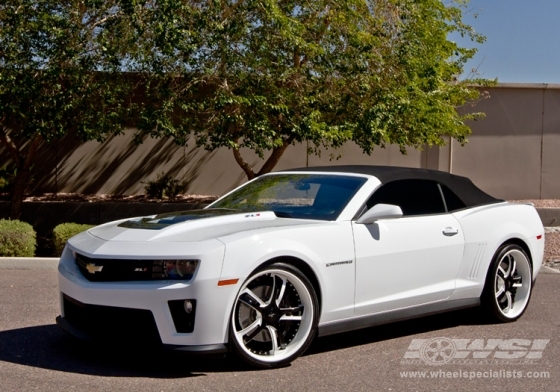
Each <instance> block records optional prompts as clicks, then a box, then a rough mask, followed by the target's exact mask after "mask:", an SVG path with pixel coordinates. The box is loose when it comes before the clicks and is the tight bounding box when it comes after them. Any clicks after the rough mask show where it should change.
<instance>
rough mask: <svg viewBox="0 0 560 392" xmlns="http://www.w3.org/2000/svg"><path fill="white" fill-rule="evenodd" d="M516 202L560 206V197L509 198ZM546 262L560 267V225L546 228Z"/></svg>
mask: <svg viewBox="0 0 560 392" xmlns="http://www.w3.org/2000/svg"><path fill="white" fill-rule="evenodd" d="M509 201H511V202H515V203H533V204H534V205H535V207H539V208H560V200H559V199H543V200H538V199H537V200H509ZM544 264H545V265H548V266H549V267H554V268H560V227H547V228H546V230H545V243H544Z"/></svg>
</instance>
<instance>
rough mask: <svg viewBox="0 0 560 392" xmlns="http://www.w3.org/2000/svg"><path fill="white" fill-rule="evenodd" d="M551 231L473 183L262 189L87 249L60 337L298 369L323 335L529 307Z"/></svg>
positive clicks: (366, 171)
mask: <svg viewBox="0 0 560 392" xmlns="http://www.w3.org/2000/svg"><path fill="white" fill-rule="evenodd" d="M543 252H544V230H543V226H542V223H541V221H540V219H539V216H538V214H537V212H536V210H535V208H534V207H533V206H532V205H528V204H514V203H508V202H505V201H503V200H498V199H495V198H494V197H492V196H490V195H488V194H486V193H485V192H483V191H482V190H480V189H479V188H477V187H476V186H475V185H474V184H473V183H472V182H471V181H470V180H469V179H467V178H465V177H461V176H457V175H452V174H449V173H445V172H440V171H433V170H425V169H412V168H399V167H383V166H330V167H315V168H299V169H292V170H289V171H282V172H276V173H271V174H267V175H263V176H260V177H258V178H256V179H254V180H252V181H249V182H248V183H246V184H244V185H242V186H240V187H238V188H237V189H235V190H233V191H231V192H229V193H227V194H226V195H224V196H223V197H221V198H219V199H218V200H216V201H215V202H214V203H212V204H210V205H209V206H208V207H206V208H204V209H201V210H191V211H183V212H177V213H167V214H160V215H153V216H146V217H138V218H128V219H123V220H119V221H116V222H110V223H106V224H103V225H101V226H97V227H95V228H93V229H90V230H88V231H86V232H83V233H81V234H79V235H77V236H75V237H73V238H71V239H70V240H69V241H68V243H67V245H66V247H65V249H64V251H63V253H62V256H61V258H60V264H59V267H58V271H59V287H60V301H61V315H60V316H59V317H57V323H58V325H59V326H60V327H61V328H63V329H64V330H65V331H67V332H69V333H70V334H72V335H74V336H76V337H79V338H84V339H99V338H103V339H105V338H107V337H110V338H111V339H116V340H117V342H118V341H122V342H124V341H129V340H132V341H133V342H135V343H136V344H146V345H147V344H149V343H155V344H157V345H163V346H164V347H165V348H169V349H175V350H181V351H186V352H191V353H207V354H224V353H227V352H229V351H233V352H235V353H236V354H237V355H238V356H240V357H241V358H242V359H244V360H245V361H247V362H248V363H249V364H251V365H253V366H256V367H261V368H270V367H277V366H284V365H286V364H288V363H290V362H291V361H293V360H294V359H296V358H297V357H298V356H300V355H302V353H303V352H304V351H305V350H306V349H307V348H308V347H309V345H310V344H311V342H312V340H313V339H314V338H315V337H316V336H325V335H330V334H334V333H339V332H344V331H350V330H355V329H359V328H365V327H369V326H373V325H379V324H383V323H388V322H391V321H396V320H403V319H410V318H414V317H420V316H422V315H427V314H434V313H438V312H444V311H448V310H453V309H460V308H467V307H471V306H479V305H481V306H482V307H483V309H484V311H485V312H487V314H488V315H489V316H490V317H493V318H495V319H496V320H498V321H502V322H509V321H514V320H516V319H518V318H519V317H520V316H521V315H522V314H523V312H524V311H525V309H526V308H527V306H528V303H529V299H530V297H531V291H532V287H533V284H534V281H535V278H536V276H537V274H538V272H539V269H540V266H541V264H542V259H543Z"/></svg>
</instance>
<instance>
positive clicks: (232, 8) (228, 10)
mask: <svg viewBox="0 0 560 392" xmlns="http://www.w3.org/2000/svg"><path fill="white" fill-rule="evenodd" d="M243 1H244V0H238V1H237V3H235V4H232V5H231V6H230V7H228V8H226V10H225V11H224V13H223V14H222V23H223V22H225V21H226V19H227V18H229V17H230V16H231V14H232V13H233V11H235V10H236V9H237V7H239V6H240V5H241V4H243Z"/></svg>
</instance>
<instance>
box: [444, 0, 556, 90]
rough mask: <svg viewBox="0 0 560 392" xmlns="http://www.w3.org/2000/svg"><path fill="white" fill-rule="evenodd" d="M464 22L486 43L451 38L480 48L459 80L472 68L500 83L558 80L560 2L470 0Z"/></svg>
mask: <svg viewBox="0 0 560 392" xmlns="http://www.w3.org/2000/svg"><path fill="white" fill-rule="evenodd" d="M475 15H477V17H476V18H475ZM463 21H464V22H466V23H467V24H469V25H471V26H472V27H473V28H474V29H475V31H476V32H478V33H481V34H483V35H485V36H486V42H485V43H483V44H482V45H478V44H474V43H472V42H471V41H469V40H462V39H461V38H460V37H459V36H456V35H453V36H451V37H450V39H452V40H454V41H456V42H457V43H459V44H460V45H461V46H464V47H476V48H478V52H477V54H476V55H475V57H474V58H473V59H472V60H471V61H470V62H468V63H467V64H466V66H465V68H464V71H465V73H464V74H463V75H462V78H465V77H466V76H468V74H469V73H470V71H471V69H473V68H475V69H477V71H478V74H479V76H480V77H483V78H486V79H494V78H498V82H500V83H560V0H471V1H470V3H469V5H468V7H467V11H466V13H465V15H464V17H463Z"/></svg>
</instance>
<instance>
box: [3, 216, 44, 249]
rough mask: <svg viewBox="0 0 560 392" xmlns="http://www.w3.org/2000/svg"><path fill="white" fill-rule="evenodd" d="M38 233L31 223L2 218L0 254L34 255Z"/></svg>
mask: <svg viewBox="0 0 560 392" xmlns="http://www.w3.org/2000/svg"><path fill="white" fill-rule="evenodd" d="M36 246H37V235H36V234H35V230H33V227H32V226H31V225H30V224H29V223H25V222H22V221H19V220H6V219H0V256H2V257H33V256H35V248H36Z"/></svg>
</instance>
